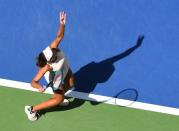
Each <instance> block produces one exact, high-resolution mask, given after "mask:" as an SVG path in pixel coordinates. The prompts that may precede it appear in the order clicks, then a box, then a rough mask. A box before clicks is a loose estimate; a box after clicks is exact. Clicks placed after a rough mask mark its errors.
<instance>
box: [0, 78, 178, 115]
mask: <svg viewBox="0 0 179 131" xmlns="http://www.w3.org/2000/svg"><path fill="white" fill-rule="evenodd" d="M0 85H1V86H5V87H11V88H17V89H23V90H30V91H36V92H37V90H36V89H34V88H32V87H31V85H30V83H25V82H19V81H13V80H7V79H0ZM45 93H47V94H53V92H52V90H51V89H50V88H48V89H47V90H46V91H45ZM65 95H66V96H69V97H75V98H79V99H84V100H90V101H97V102H103V103H107V104H112V105H119V106H124V107H130V108H135V109H142V110H147V111H154V112H160V113H165V114H170V115H179V109H177V108H172V107H166V106H160V105H154V104H147V103H142V102H137V101H130V100H124V99H117V98H113V97H107V96H102V95H95V94H88V93H82V92H77V91H72V90H70V91H68V92H67V93H66V94H65Z"/></svg>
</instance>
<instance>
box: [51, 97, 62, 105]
mask: <svg viewBox="0 0 179 131" xmlns="http://www.w3.org/2000/svg"><path fill="white" fill-rule="evenodd" d="M53 99H54V103H55V104H56V105H58V104H60V103H62V102H63V100H64V96H63V95H59V96H57V95H56V96H55V97H54V98H53Z"/></svg>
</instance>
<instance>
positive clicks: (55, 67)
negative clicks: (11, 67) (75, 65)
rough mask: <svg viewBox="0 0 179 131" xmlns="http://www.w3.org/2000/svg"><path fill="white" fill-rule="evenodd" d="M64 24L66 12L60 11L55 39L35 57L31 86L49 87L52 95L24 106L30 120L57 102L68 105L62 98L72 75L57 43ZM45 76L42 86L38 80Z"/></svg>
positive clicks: (40, 89) (69, 85) (43, 89)
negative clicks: (36, 102)
mask: <svg viewBox="0 0 179 131" xmlns="http://www.w3.org/2000/svg"><path fill="white" fill-rule="evenodd" d="M65 24H66V13H65V12H60V29H59V31H58V33H57V37H56V38H55V40H54V41H53V42H52V43H51V44H50V45H49V46H48V47H46V48H45V49H44V50H43V51H42V52H41V53H40V54H39V55H38V57H37V63H36V64H37V66H38V67H39V70H38V72H37V74H36V75H35V77H34V78H33V80H32V82H31V86H32V87H34V88H36V89H38V91H39V92H41V93H43V92H44V91H45V90H46V88H48V87H51V88H52V90H53V92H54V94H53V97H52V98H51V99H49V100H47V101H45V102H42V103H40V104H38V105H35V106H25V113H26V114H27V117H28V119H29V120H31V121H35V120H37V112H38V111H40V110H43V109H47V108H50V107H54V106H56V105H59V104H65V105H68V104H69V101H68V100H67V99H64V94H65V92H67V91H68V90H69V89H70V88H72V87H73V85H74V77H73V74H72V71H71V69H70V67H69V65H68V62H67V60H66V58H65V56H64V54H63V52H62V51H61V50H60V49H58V46H59V43H60V42H61V40H62V39H63V37H64V31H65ZM43 76H44V77H45V79H46V81H47V82H48V85H47V86H42V85H41V84H40V83H39V80H40V79H41V78H42V77H43Z"/></svg>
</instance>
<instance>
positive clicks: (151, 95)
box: [0, 0, 179, 108]
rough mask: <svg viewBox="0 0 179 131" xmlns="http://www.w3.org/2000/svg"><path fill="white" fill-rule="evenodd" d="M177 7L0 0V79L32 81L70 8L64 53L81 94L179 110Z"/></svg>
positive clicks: (128, 1)
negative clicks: (38, 62)
mask: <svg viewBox="0 0 179 131" xmlns="http://www.w3.org/2000/svg"><path fill="white" fill-rule="evenodd" d="M178 5H179V1H177V0H173V1H169V0H163V1H158V0H120V1H119V0H110V1H104V0H97V1H96V0H88V1H82V0H75V1H62V0H59V1H49V0H38V1H36V0H31V1H24V0H14V1H10V0H0V16H1V21H0V29H1V30H0V45H1V47H0V60H1V66H0V67H1V69H0V78H3V79H10V80H15V81H21V82H28V83H30V82H31V79H32V78H33V77H34V75H35V73H36V71H37V67H36V66H35V58H36V56H37V55H38V53H39V52H40V51H41V50H42V49H44V48H45V47H46V46H47V45H48V44H49V43H51V42H52V40H53V39H54V37H55V36H56V33H57V30H58V26H59V24H58V23H59V21H58V13H59V11H61V10H65V11H66V13H67V25H66V31H65V38H64V40H63V41H62V43H61V45H60V48H61V49H62V50H63V51H64V52H65V54H66V57H67V58H68V61H69V63H70V65H71V68H72V69H73V72H74V74H75V78H76V85H75V87H74V90H75V91H79V92H84V93H92V94H97V95H102V96H109V97H115V96H116V94H119V93H120V95H119V96H118V97H119V98H121V99H126V100H132V101H137V102H143V103H149V104H154V105H160V106H167V107H172V108H179V102H178V92H179V88H178V81H179V77H178V75H179V61H178V59H179V53H178V49H179V46H178V41H179V37H178V34H179V18H178V14H179V8H178ZM141 35H142V36H144V38H143V40H142V41H141V42H140V44H139V43H138V40H139V38H140V36H141ZM42 83H45V82H44V81H42Z"/></svg>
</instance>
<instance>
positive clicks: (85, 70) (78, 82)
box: [42, 36, 144, 114]
mask: <svg viewBox="0 0 179 131" xmlns="http://www.w3.org/2000/svg"><path fill="white" fill-rule="evenodd" d="M143 39H144V36H139V37H138V39H137V42H136V44H135V45H134V46H133V47H131V48H129V49H127V50H126V51H124V52H122V53H120V54H118V55H116V56H113V57H110V58H108V59H105V60H102V61H100V62H94V61H93V62H91V63H89V64H87V65H85V66H83V67H82V68H80V70H78V71H77V72H76V73H75V74H74V77H75V87H74V91H78V92H84V93H87V94H88V93H90V92H92V91H93V90H94V89H95V87H96V85H97V84H98V83H105V82H106V81H107V80H108V79H109V78H110V77H111V76H112V74H113V73H114V71H115V67H114V63H115V62H117V61H119V60H121V59H123V58H125V57H127V56H129V55H130V54H131V53H132V52H133V51H134V50H136V49H137V48H139V47H140V46H141V45H142V42H143ZM130 90H131V89H130ZM132 90H133V91H134V90H135V89H132ZM126 91H128V90H127V89H125V92H126ZM120 92H121V91H120ZM122 92H124V91H122ZM128 92H129V91H128ZM131 95H134V96H136V97H135V100H133V101H136V100H137V97H138V92H137V90H135V91H134V93H133V94H132V93H131ZM128 96H129V97H130V95H128ZM114 97H116V95H115V96H114ZM89 99H90V100H92V101H93V99H92V98H89ZM125 99H129V100H130V98H125ZM94 101H96V100H95V99H94ZM84 103H85V100H80V99H77V98H75V99H74V100H73V102H71V103H70V105H69V106H67V107H60V108H59V107H58V106H57V107H54V108H51V109H47V110H45V111H42V114H44V113H46V112H52V111H63V110H69V109H73V108H76V107H79V106H81V105H83V104H84ZM91 104H93V105H97V104H99V103H97V102H91Z"/></svg>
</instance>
